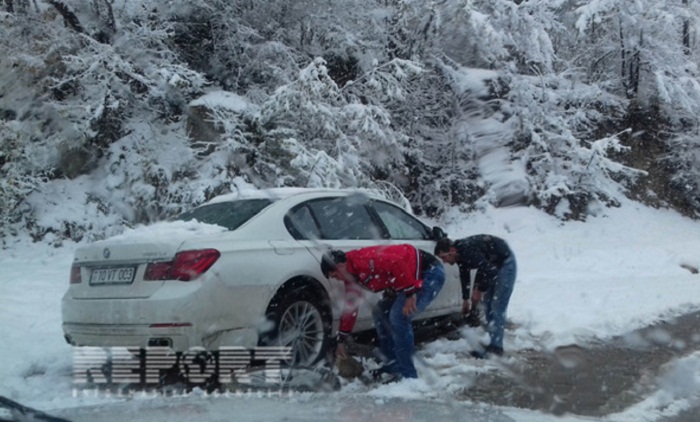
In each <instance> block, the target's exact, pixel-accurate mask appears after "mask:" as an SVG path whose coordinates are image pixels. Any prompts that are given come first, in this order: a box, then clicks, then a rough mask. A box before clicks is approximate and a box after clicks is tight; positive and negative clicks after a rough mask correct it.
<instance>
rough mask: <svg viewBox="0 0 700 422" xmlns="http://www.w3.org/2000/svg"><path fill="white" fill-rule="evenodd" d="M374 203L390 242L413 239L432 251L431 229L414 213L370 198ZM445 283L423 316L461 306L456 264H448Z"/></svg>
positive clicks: (422, 247)
mask: <svg viewBox="0 0 700 422" xmlns="http://www.w3.org/2000/svg"><path fill="white" fill-rule="evenodd" d="M371 207H372V210H373V211H374V213H375V214H376V216H377V217H378V219H379V220H380V221H381V224H382V225H383V229H384V230H385V231H386V234H387V235H388V237H389V238H390V242H391V243H410V244H412V245H414V246H415V247H417V248H419V249H422V250H424V251H426V252H429V253H431V254H432V253H433V251H434V250H435V240H434V239H433V238H432V232H431V230H430V229H429V228H428V227H427V226H426V225H425V224H423V223H422V222H421V221H420V220H418V219H417V218H416V217H414V216H413V215H411V214H409V213H407V212H406V211H405V210H403V209H401V208H399V207H397V206H395V205H393V204H390V203H388V202H383V201H377V200H373V201H371ZM445 276H446V277H445V286H444V287H443V288H442V290H441V291H440V293H439V294H438V296H437V297H436V298H435V300H434V301H433V302H432V303H431V304H430V306H429V307H428V309H427V310H426V312H425V315H424V316H431V315H434V314H440V313H446V312H454V311H457V310H459V309H461V303H462V300H461V297H462V291H461V285H460V281H459V269H458V268H457V266H456V265H445Z"/></svg>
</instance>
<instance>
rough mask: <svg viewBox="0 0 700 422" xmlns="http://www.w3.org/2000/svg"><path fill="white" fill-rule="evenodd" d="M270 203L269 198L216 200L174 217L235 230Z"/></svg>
mask: <svg viewBox="0 0 700 422" xmlns="http://www.w3.org/2000/svg"><path fill="white" fill-rule="evenodd" d="M271 203H272V201H271V200H270V199H264V198H260V199H245V200H240V201H229V202H218V203H214V204H209V205H203V206H201V207H198V208H195V209H193V210H190V211H187V212H184V213H182V214H180V215H179V216H178V217H176V220H182V221H190V220H197V221H199V222H200V223H207V224H216V225H217V226H221V227H226V228H227V229H229V230H235V229H237V228H238V227H240V226H241V225H243V223H245V222H246V221H248V220H250V219H251V218H253V216H255V215H256V214H257V213H259V212H260V211H262V210H263V208H265V207H267V206H268V205H270V204H271Z"/></svg>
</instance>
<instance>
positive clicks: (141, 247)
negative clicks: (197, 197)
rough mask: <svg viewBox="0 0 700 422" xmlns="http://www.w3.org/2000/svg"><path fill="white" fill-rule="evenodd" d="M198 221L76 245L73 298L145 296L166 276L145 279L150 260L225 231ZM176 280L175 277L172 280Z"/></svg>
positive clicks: (161, 225) (168, 256)
mask: <svg viewBox="0 0 700 422" xmlns="http://www.w3.org/2000/svg"><path fill="white" fill-rule="evenodd" d="M225 231H226V229H225V228H222V227H219V226H213V225H208V224H202V223H198V222H182V221H177V222H166V223H158V224H156V225H154V226H149V227H146V228H141V229H140V230H137V231H133V232H127V233H125V234H123V235H120V236H117V237H114V238H111V239H108V240H105V241H101V242H96V243H93V244H91V245H88V246H84V247H81V248H78V250H76V252H75V259H74V261H73V266H74V267H79V270H77V269H76V271H80V283H74V284H71V288H70V294H71V295H72V297H73V298H75V299H115V298H125V299H127V298H134V299H135V298H147V297H150V296H151V295H152V294H154V293H155V292H156V291H157V290H158V289H159V288H160V287H161V286H163V284H164V283H166V282H168V281H167V280H166V281H164V280H146V279H145V278H144V276H145V274H146V268H147V267H148V265H149V264H151V263H156V262H168V261H172V260H173V259H174V258H175V254H176V253H177V252H179V251H180V248H181V245H182V244H183V242H184V241H185V240H187V239H191V238H193V237H199V236H203V235H212V234H217V233H222V232H225ZM176 282H177V281H176Z"/></svg>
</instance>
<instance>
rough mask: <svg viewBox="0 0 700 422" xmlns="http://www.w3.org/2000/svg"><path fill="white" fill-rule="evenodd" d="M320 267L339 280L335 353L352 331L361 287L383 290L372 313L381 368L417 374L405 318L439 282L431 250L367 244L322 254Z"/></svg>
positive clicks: (434, 293) (441, 278)
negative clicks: (340, 294) (340, 301)
mask: <svg viewBox="0 0 700 422" xmlns="http://www.w3.org/2000/svg"><path fill="white" fill-rule="evenodd" d="M321 271H322V272H323V274H324V276H326V277H327V278H329V279H330V278H334V279H337V280H340V281H342V282H343V283H344V284H345V305H344V310H343V314H342V316H341V318H340V327H339V330H338V347H337V349H336V354H338V355H339V356H342V357H344V356H345V353H346V352H345V346H344V344H343V343H344V341H345V340H346V338H347V336H348V335H350V333H351V332H352V329H353V327H354V326H355V320H356V319H357V309H358V308H359V306H360V304H361V300H362V289H365V290H370V291H373V292H385V294H384V295H383V297H382V299H381V300H380V301H379V302H378V303H377V305H376V306H375V308H374V309H373V311H372V316H373V317H374V327H375V329H376V330H377V336H378V337H379V346H380V349H381V351H382V354H383V355H384V358H385V360H386V365H385V366H384V367H383V368H382V371H383V372H388V373H390V374H394V375H397V376H399V377H403V378H417V377H418V374H417V372H416V368H415V366H414V364H413V351H414V338H413V325H412V322H411V320H412V319H413V318H414V317H415V316H416V315H418V314H419V313H421V312H422V311H423V310H424V309H425V308H426V307H427V306H428V305H429V304H430V302H432V301H433V299H435V297H436V296H437V294H438V293H439V292H440V290H441V289H442V286H443V285H444V284H445V269H444V267H443V266H442V263H441V262H440V261H439V260H438V259H437V258H436V257H435V256H433V255H432V254H430V253H428V252H425V251H423V250H420V249H417V248H416V247H414V246H412V245H408V244H404V245H384V246H371V247H368V248H361V249H355V250H352V251H348V252H346V253H345V252H342V251H339V250H332V251H330V252H328V253H326V254H324V255H323V258H322V259H321Z"/></svg>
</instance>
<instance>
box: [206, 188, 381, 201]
mask: <svg viewBox="0 0 700 422" xmlns="http://www.w3.org/2000/svg"><path fill="white" fill-rule="evenodd" d="M310 193H347V194H352V193H360V194H366V195H370V196H380V195H378V194H377V192H375V191H370V190H366V189H331V188H294V187H285V188H270V189H244V190H238V191H236V192H231V193H227V194H224V195H219V196H217V197H214V198H212V199H211V200H209V201H208V202H207V203H208V204H213V203H217V202H226V201H235V200H238V199H259V198H267V199H272V200H278V199H283V198H288V197H290V196H294V195H301V194H310ZM380 197H381V196H380Z"/></svg>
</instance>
